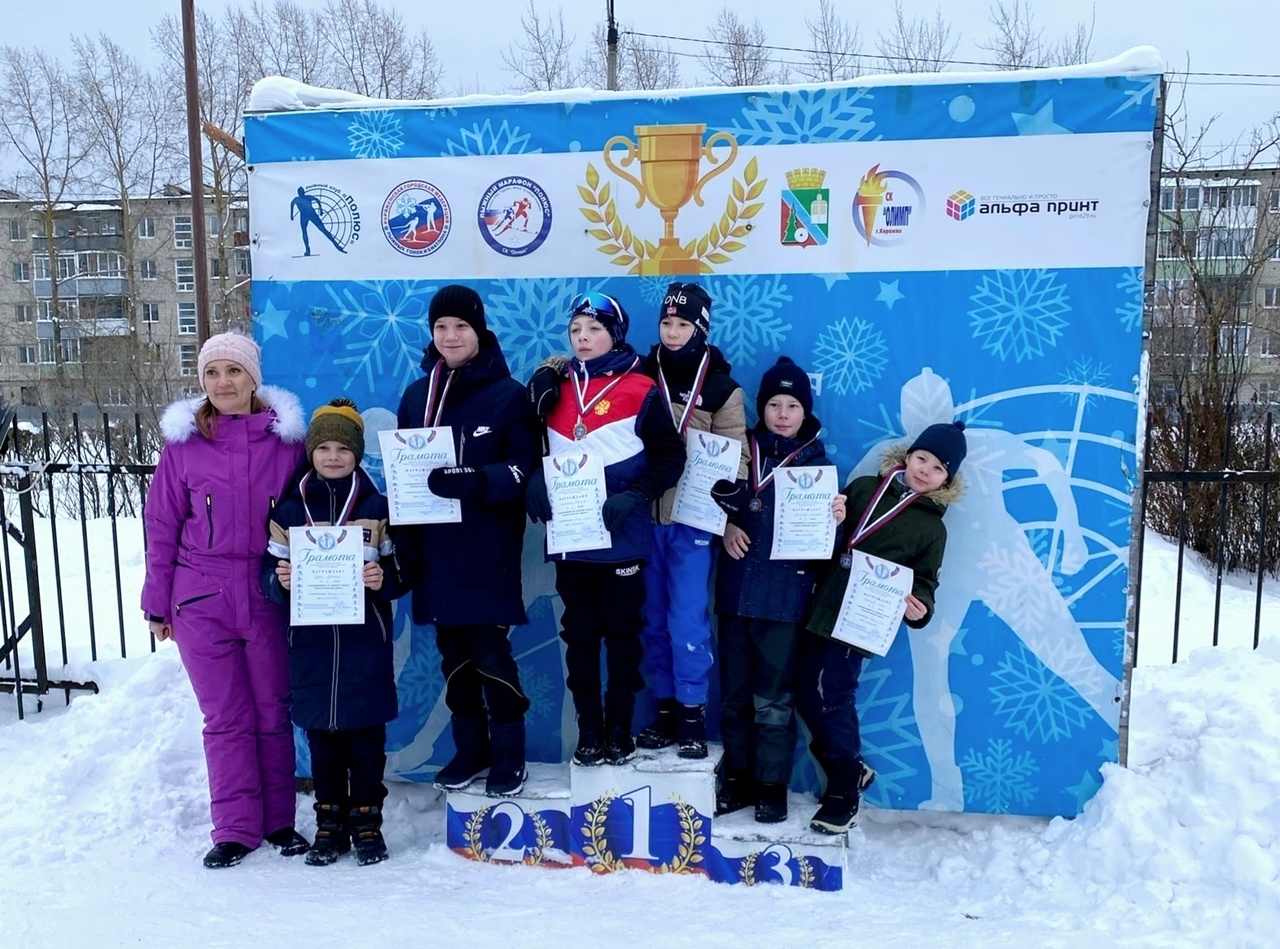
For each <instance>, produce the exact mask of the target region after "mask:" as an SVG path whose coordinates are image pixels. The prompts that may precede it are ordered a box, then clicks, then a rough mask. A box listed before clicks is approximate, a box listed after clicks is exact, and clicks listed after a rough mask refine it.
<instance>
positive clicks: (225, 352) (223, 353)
mask: <svg viewBox="0 0 1280 949" xmlns="http://www.w3.org/2000/svg"><path fill="white" fill-rule="evenodd" d="M215 359H230V360H231V361H232V362H236V363H239V364H240V365H241V366H242V367H243V368H244V371H245V372H247V373H248V374H249V378H250V379H252V380H253V384H254V386H260V385H262V350H261V349H259V348H258V344H257V343H256V342H254V340H253V337H251V336H245V335H244V334H243V333H219V334H218V335H217V336H210V337H209V338H208V339H207V340H205V342H204V345H203V346H201V347H200V359H199V361H198V363H197V367H198V371H199V377H200V378H201V379H204V370H205V367H206V366H208V365H209V363H211V362H213V361H214V360H215Z"/></svg>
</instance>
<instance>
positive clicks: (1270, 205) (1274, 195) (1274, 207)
mask: <svg viewBox="0 0 1280 949" xmlns="http://www.w3.org/2000/svg"><path fill="white" fill-rule="evenodd" d="M1267 210H1268V211H1270V212H1272V213H1273V214H1274V213H1276V212H1280V185H1273V186H1272V188H1271V190H1270V191H1269V192H1267Z"/></svg>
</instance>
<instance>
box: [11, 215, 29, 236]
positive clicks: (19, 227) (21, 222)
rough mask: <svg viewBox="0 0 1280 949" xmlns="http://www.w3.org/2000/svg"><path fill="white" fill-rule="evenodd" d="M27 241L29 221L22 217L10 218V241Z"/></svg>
mask: <svg viewBox="0 0 1280 949" xmlns="http://www.w3.org/2000/svg"><path fill="white" fill-rule="evenodd" d="M26 239H27V219H26V218H21V217H11V218H9V240H11V241H25V240H26Z"/></svg>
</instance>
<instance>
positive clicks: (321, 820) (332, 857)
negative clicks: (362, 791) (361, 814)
mask: <svg viewBox="0 0 1280 949" xmlns="http://www.w3.org/2000/svg"><path fill="white" fill-rule="evenodd" d="M315 807H316V842H315V843H314V844H312V846H311V850H310V851H308V852H307V866H309V867H327V866H329V864H331V863H335V862H336V861H337V859H338V858H339V857H341V856H342V855H343V854H344V853H347V852H348V851H349V850H350V849H351V832H350V831H348V830H347V808H346V805H343V804H316V806H315Z"/></svg>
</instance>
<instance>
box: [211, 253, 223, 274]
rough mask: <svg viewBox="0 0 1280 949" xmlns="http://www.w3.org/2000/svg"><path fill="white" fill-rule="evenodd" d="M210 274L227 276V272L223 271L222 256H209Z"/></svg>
mask: <svg viewBox="0 0 1280 949" xmlns="http://www.w3.org/2000/svg"><path fill="white" fill-rule="evenodd" d="M209 276H210V277H225V276H226V274H225V273H223V270H222V258H221V257H210V258H209Z"/></svg>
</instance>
